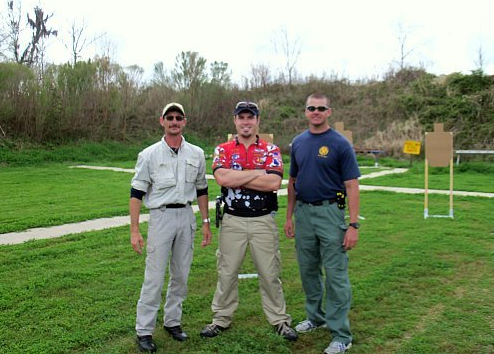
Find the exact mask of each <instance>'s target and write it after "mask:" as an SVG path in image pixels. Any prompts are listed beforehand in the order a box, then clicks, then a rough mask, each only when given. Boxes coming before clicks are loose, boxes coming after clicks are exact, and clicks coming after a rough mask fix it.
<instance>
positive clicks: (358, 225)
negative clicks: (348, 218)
mask: <svg viewBox="0 0 494 354" xmlns="http://www.w3.org/2000/svg"><path fill="white" fill-rule="evenodd" d="M349 225H350V226H352V227H354V228H356V229H358V228H359V227H360V224H359V223H358V222H351V223H350V224H349Z"/></svg>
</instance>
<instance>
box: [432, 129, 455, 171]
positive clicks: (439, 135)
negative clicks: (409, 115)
mask: <svg viewBox="0 0 494 354" xmlns="http://www.w3.org/2000/svg"><path fill="white" fill-rule="evenodd" d="M425 158H426V159H427V161H428V162H429V165H430V166H431V167H446V166H448V164H449V163H450V161H451V159H452V158H453V133H451V132H445V131H444V126H443V124H442V123H434V132H432V133H425Z"/></svg>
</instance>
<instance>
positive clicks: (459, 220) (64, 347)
mask: <svg viewBox="0 0 494 354" xmlns="http://www.w3.org/2000/svg"><path fill="white" fill-rule="evenodd" d="M102 164H103V165H108V166H110V165H111V164H110V163H106V162H105V163H102ZM119 164H120V167H129V168H131V167H133V165H130V166H128V165H129V164H130V162H125V161H124V162H121V161H120V162H118V163H115V164H113V165H114V166H117V165H119ZM489 168H490V167H487V170H485V171H483V172H482V173H480V172H478V171H477V170H474V171H468V170H466V171H463V172H461V173H460V171H459V173H457V174H456V176H455V178H456V179H457V183H458V184H459V185H465V186H469V185H471V184H472V181H476V184H475V186H472V188H474V189H475V190H477V191H482V192H489V191H492V189H491V188H492V187H491V182H490V181H492V177H493V176H494V173H491V172H490V170H489ZM413 171H415V169H412V170H411V171H410V176H407V174H404V175H405V177H402V178H403V179H402V180H400V181H399V182H397V183H396V184H395V185H399V186H413V185H412V184H413V183H415V180H416V179H419V178H420V169H419V168H418V169H417V170H416V171H417V173H416V174H415V176H414V173H413ZM363 172H365V173H367V171H363ZM368 172H372V170H371V171H368ZM478 175H481V176H482V177H479V176H478ZM440 176H441V177H440V178H443V177H444V176H442V175H440ZM131 177H132V175H131V174H126V173H122V172H112V171H93V170H82V169H69V168H68V167H67V165H66V164H48V165H43V166H33V167H8V168H2V169H1V170H0V180H1V181H2V183H1V185H0V188H1V192H2V194H3V195H4V196H6V198H5V199H4V200H5V201H4V203H2V206H1V207H0V228H1V229H0V233H5V232H9V231H13V230H23V229H26V228H30V227H35V226H48V225H54V224H57V223H66V222H73V221H81V220H86V219H92V218H95V217H103V216H112V215H127V213H128V211H127V202H128V188H129V182H130V178H131ZM389 178H391V177H381V178H378V179H376V180H375V181H376V182H379V180H381V182H382V183H385V181H386V179H389ZM422 178H423V175H422ZM422 181H423V180H422ZM447 181H448V180H446V185H445V186H443V182H444V181H442V180H438V181H437V184H438V185H437V186H431V188H438V189H439V188H440V189H447V188H448V184H447ZM211 182H212V183H213V184H212V185H211V191H210V195H211V196H212V197H213V196H214V195H215V192H217V189H216V190H215V188H217V187H215V186H214V182H213V181H211ZM363 182H364V181H363ZM365 182H366V183H368V184H378V183H374V179H372V180H365ZM419 187H422V186H419ZM279 200H280V210H279V215H278V222H279V226H280V240H281V242H280V247H281V252H282V260H283V270H282V280H283V286H284V292H285V298H286V301H287V309H288V312H289V313H290V314H291V315H292V317H293V320H294V322H298V321H300V320H303V319H304V318H305V314H304V295H303V291H302V288H301V283H300V278H299V274H298V266H297V262H296V258H295V249H294V243H293V241H292V240H288V239H286V238H285V237H284V235H283V234H282V231H281V230H282V225H283V222H284V219H285V210H286V197H280V198H279ZM454 203H455V204H454V207H455V218H454V219H449V218H430V219H427V220H424V219H423V195H406V194H396V193H388V192H362V195H361V215H362V216H364V217H365V220H362V222H361V224H362V228H361V231H360V243H359V246H358V247H357V248H355V249H354V250H352V251H351V252H350V259H351V262H350V277H351V281H352V284H353V293H354V301H353V307H352V310H351V313H350V320H351V323H352V329H353V332H354V336H355V341H354V347H353V348H352V349H351V351H350V352H351V353H366V354H367V353H409V354H415V353H458V354H460V353H461V354H463V353H494V334H493V333H494V307H493V306H492V304H493V303H494V293H493V291H492V289H493V288H494V284H493V283H494V277H493V276H492V274H494V243H493V242H492V240H493V237H494V203H493V200H492V199H491V198H472V197H455V199H454ZM429 204H430V206H429V209H430V214H446V213H447V210H448V197H447V196H441V195H430V198H429ZM12 225H14V226H12ZM146 229H147V224H146V223H143V224H142V226H141V230H142V231H143V233H144V234H145V233H146ZM213 233H214V235H215V237H214V242H213V245H211V246H210V247H207V248H204V249H203V248H200V246H199V244H200V240H201V235H200V234H199V233H198V234H197V235H196V242H195V251H194V252H195V253H194V261H193V265H192V270H191V276H190V279H189V296H188V298H187V300H186V301H185V303H184V314H183V322H182V325H183V327H184V329H185V330H186V331H187V332H188V333H189V336H190V339H189V340H188V341H186V342H184V343H180V342H176V341H173V340H172V339H171V338H170V337H169V335H167V334H166V333H165V332H164V331H163V329H162V325H163V322H162V316H163V313H162V310H161V311H160V313H159V317H158V324H157V328H156V331H155V339H156V341H157V344H158V346H159V350H158V352H159V353H169V352H171V353H322V351H323V350H324V348H325V347H326V346H327V345H328V343H329V340H330V336H329V332H328V331H327V330H318V331H316V332H314V333H308V334H302V335H300V337H299V340H298V341H297V342H295V343H292V342H287V341H286V340H283V339H282V338H280V337H279V336H277V335H276V334H275V332H274V331H273V329H272V328H271V326H270V325H269V324H268V323H267V321H266V319H265V317H264V314H263V312H262V308H261V304H260V296H259V291H258V282H257V280H256V279H245V280H242V281H240V289H239V291H240V305H239V309H238V311H237V313H236V316H235V319H234V323H233V325H232V327H231V329H229V330H228V331H226V332H224V333H223V334H222V335H221V336H219V337H217V338H214V339H209V340H204V339H202V338H200V337H199V331H200V330H201V329H202V327H203V326H204V325H205V324H206V323H209V322H210V320H211V310H210V304H211V300H212V296H213V293H214V290H215V286H216V280H217V279H216V277H217V273H216V269H215V265H216V259H215V250H216V247H217V243H216V241H217V240H216V235H217V230H216V229H215V228H214V227H213ZM144 260H145V257H144V256H139V255H137V254H136V253H135V252H134V251H133V250H132V247H131V246H130V243H129V231H128V226H126V227H119V228H112V229H108V230H103V231H98V232H88V233H83V234H77V235H69V236H65V237H60V238H57V239H50V240H38V241H30V242H27V243H24V244H19V245H9V246H7V245H3V246H0V353H136V347H135V343H134V337H135V332H134V324H135V306H136V302H137V300H138V297H139V292H140V286H141V283H142V280H143V273H144ZM243 272H245V273H254V272H255V269H254V267H253V265H252V262H251V261H250V259H249V256H248V255H247V257H246V262H245V263H244V265H243Z"/></svg>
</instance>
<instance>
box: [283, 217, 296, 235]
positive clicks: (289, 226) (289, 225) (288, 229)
mask: <svg viewBox="0 0 494 354" xmlns="http://www.w3.org/2000/svg"><path fill="white" fill-rule="evenodd" d="M284 229H285V236H286V237H287V238H294V237H295V228H294V227H293V221H292V219H287V220H286V222H285V227H284Z"/></svg>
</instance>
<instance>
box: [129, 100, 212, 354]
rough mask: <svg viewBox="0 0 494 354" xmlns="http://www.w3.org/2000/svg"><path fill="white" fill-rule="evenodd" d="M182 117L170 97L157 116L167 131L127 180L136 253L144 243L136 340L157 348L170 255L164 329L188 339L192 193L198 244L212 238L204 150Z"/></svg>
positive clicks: (141, 345) (146, 347) (145, 152)
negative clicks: (144, 226)
mask: <svg viewBox="0 0 494 354" xmlns="http://www.w3.org/2000/svg"><path fill="white" fill-rule="evenodd" d="M186 122H187V119H186V117H185V111H184V108H183V106H182V105H181V104H179V103H175V102H172V103H169V104H167V105H166V106H165V108H164V109H163V114H162V115H161V117H160V124H161V126H162V127H163V128H164V131H165V135H164V136H163V138H162V139H161V140H160V141H159V142H157V143H155V144H153V145H151V146H149V147H148V148H146V149H144V150H143V151H141V152H140V153H139V156H138V159H137V163H136V166H135V175H134V178H132V182H131V185H132V188H131V192H130V202H129V210H130V235H131V236H130V241H131V244H132V247H133V248H134V250H135V251H136V252H137V253H139V254H142V250H143V249H144V247H145V248H146V270H145V273H144V283H143V284H142V288H141V295H140V298H139V301H138V303H137V316H136V333H137V345H138V348H139V350H140V351H143V352H155V351H156V344H155V343H154V341H153V337H152V336H153V331H154V328H155V326H156V318H157V315H158V310H159V308H160V304H161V294H162V291H163V285H164V281H165V271H166V267H167V264H168V260H170V262H169V263H170V267H169V272H170V279H169V281H168V289H167V293H166V302H165V305H164V313H165V315H164V320H163V322H164V329H165V330H166V331H167V332H168V333H170V334H171V336H172V337H173V338H174V339H175V340H179V341H184V340H186V339H187V334H186V333H185V332H184V331H183V330H182V327H181V318H182V302H183V301H184V299H185V297H186V296H187V279H188V276H189V271H190V266H191V263H192V252H193V246H194V235H195V230H196V217H195V215H194V212H193V211H192V207H191V203H192V202H193V201H194V200H195V199H197V204H198V206H199V211H200V213H201V219H202V234H203V240H202V243H201V246H203V247H204V246H206V245H208V244H210V243H211V229H210V226H209V224H210V221H209V217H208V183H207V181H206V161H205V157H204V151H203V150H202V149H201V148H199V147H197V146H195V145H192V144H190V143H188V142H186V141H185V139H184V137H183V136H182V131H183V129H184V127H185V124H186ZM143 201H144V205H145V206H146V207H147V208H149V209H150V212H149V227H148V237H147V244H145V242H144V239H143V237H142V235H141V233H140V231H139V213H140V209H141V204H142V202H143Z"/></svg>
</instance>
